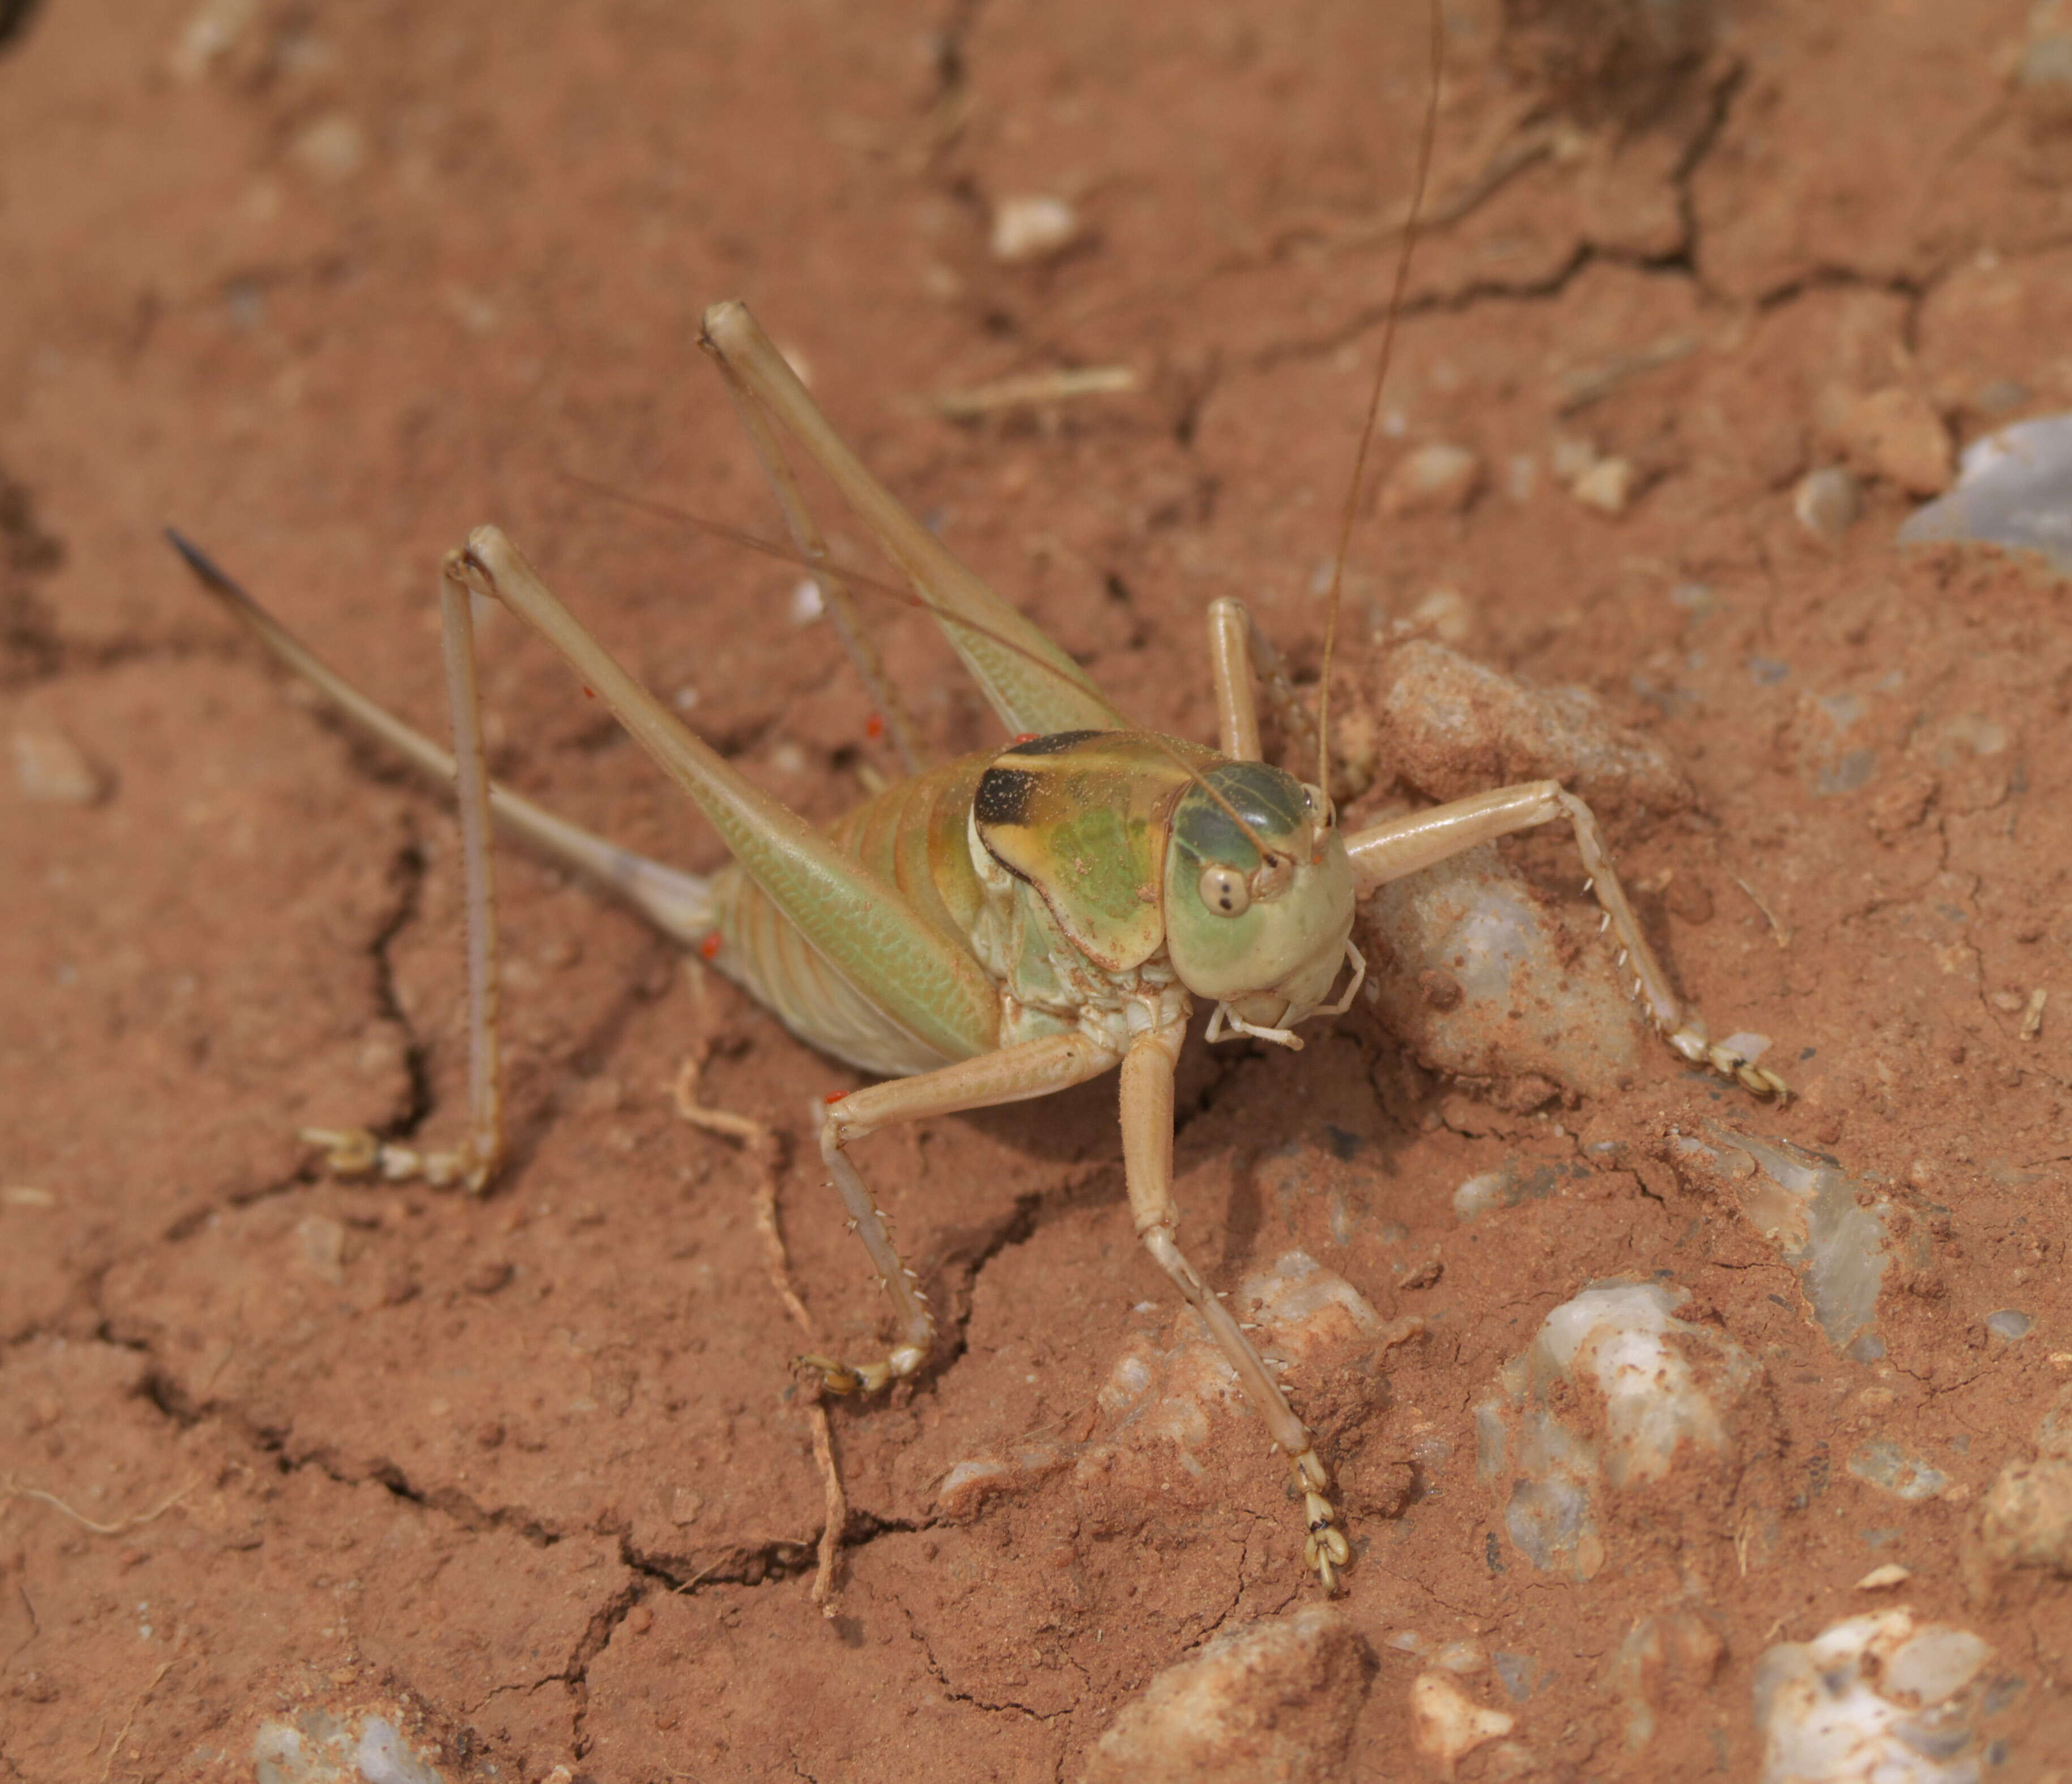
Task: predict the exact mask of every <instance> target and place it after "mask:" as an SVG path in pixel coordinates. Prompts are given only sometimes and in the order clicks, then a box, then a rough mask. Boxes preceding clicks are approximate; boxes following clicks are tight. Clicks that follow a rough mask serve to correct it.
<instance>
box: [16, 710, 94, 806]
mask: <svg viewBox="0 0 2072 1784" xmlns="http://www.w3.org/2000/svg"><path fill="white" fill-rule="evenodd" d="M9 741H10V744H12V746H13V749H14V781H15V784H16V785H19V787H20V788H21V789H22V792H23V795H24V796H25V797H27V798H30V799H33V800H35V801H36V802H37V803H38V804H39V805H93V804H95V803H96V802H97V801H99V799H100V798H101V795H102V794H103V793H105V792H106V791H107V790H108V783H107V781H105V779H104V778H103V777H102V776H101V773H100V771H99V770H98V769H97V768H95V767H94V765H93V763H91V762H89V761H88V760H87V759H86V752H84V750H82V749H81V748H80V747H79V745H78V744H75V743H74V742H73V741H72V740H71V739H70V738H69V737H68V736H66V735H65V734H64V732H63V731H47V730H44V731H32V730H31V729H29V728H28V727H26V726H25V727H23V728H21V729H20V730H18V731H16V732H15V733H14V736H13V737H12V738H11V739H10V740H9Z"/></svg>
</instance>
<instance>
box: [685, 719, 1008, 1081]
mask: <svg viewBox="0 0 2072 1784" xmlns="http://www.w3.org/2000/svg"><path fill="white" fill-rule="evenodd" d="M991 760H993V752H990V751H988V752H982V753H980V754H978V755H976V756H964V757H961V758H960V759H959V760H956V761H954V762H947V763H944V764H943V765H942V766H941V767H939V768H931V769H930V770H929V771H928V772H927V773H925V774H919V775H916V776H915V777H914V778H913V779H911V780H909V781H900V782H899V783H898V785H895V786H891V787H888V788H886V790H885V791H884V792H882V793H878V794H876V795H875V796H874V797H871V798H870V799H866V800H865V801H864V802H863V803H862V804H861V805H858V806H857V807H856V808H855V810H853V811H850V812H848V813H846V814H845V815H844V816H842V817H841V818H838V819H837V820H836V822H834V823H833V824H832V825H830V826H828V835H829V836H830V837H831V838H833V840H834V841H835V842H836V843H837V844H838V845H839V846H840V847H841V850H842V851H843V853H845V855H849V856H851V857H852V858H853V859H855V860H857V861H859V862H861V863H862V864H863V865H864V866H865V867H867V868H869V869H870V871H872V872H873V873H874V874H876V875H877V876H878V878H879V879H880V880H882V881H884V883H885V884H886V886H887V887H888V888H890V889H891V890H892V891H894V892H897V893H898V895H899V896H901V897H902V898H903V899H905V900H906V902H907V903H908V904H910V905H911V906H912V907H913V908H914V909H915V910H916V911H917V912H919V913H920V915H921V916H922V917H923V918H924V919H925V920H926V921H927V922H928V924H929V925H931V927H932V928H934V929H937V930H939V931H940V932H941V933H943V935H945V936H947V937H949V938H950V939H951V940H952V941H955V942H956V944H957V945H958V946H960V947H961V948H964V949H965V950H967V951H968V950H969V949H970V946H971V932H972V925H973V924H974V923H975V922H976V921H977V918H978V914H979V911H980V908H981V906H982V905H983V904H984V902H985V894H984V892H983V891H982V890H981V888H980V885H979V883H978V876H977V875H976V873H975V872H974V871H972V863H971V849H970V845H969V843H968V838H967V826H968V819H969V814H970V810H971V801H972V796H973V794H974V793H975V792H976V789H977V785H978V781H979V777H980V775H981V774H982V773H985V768H986V766H987V764H988V763H989V762H990V761H991ZM712 889H713V902H714V904H715V907H716V908H717V914H718V917H719V929H718V933H719V936H720V939H721V943H722V947H721V952H720V955H719V960H718V963H719V965H720V966H721V967H722V970H725V971H726V974H728V976H729V977H730V978H732V979H734V980H735V981H736V982H737V983H739V984H740V985H741V986H742V987H743V988H744V989H745V990H746V991H748V992H749V994H750V995H751V996H753V997H754V998H755V999H757V1000H758V1001H759V1002H760V1003H763V1004H765V1005H766V1006H767V1007H769V1008H770V1009H771V1010H773V1011H775V1012H776V1014H777V1016H778V1017H779V1020H781V1021H783V1024H784V1026H785V1027H786V1028H789V1029H790V1030H791V1032H792V1033H794V1034H795V1035H796V1036H799V1038H800V1040H804V1041H806V1042H808V1044H811V1045H812V1046H815V1047H817V1048H819V1049H820V1050H821V1051H822V1052H823V1053H832V1054H833V1056H834V1057H836V1058H837V1059H841V1060H845V1061H848V1062H849V1064H850V1065H854V1066H857V1067H858V1068H859V1069H861V1070H864V1071H866V1072H872V1073H877V1074H878V1075H879V1076H880V1077H911V1075H912V1074H913V1073H916V1072H925V1071H930V1070H932V1069H934V1068H935V1067H936V1066H939V1065H948V1063H950V1060H949V1057H948V1056H946V1055H944V1054H943V1053H940V1052H939V1051H938V1050H936V1049H935V1048H933V1047H931V1046H929V1045H927V1044H926V1043H924V1042H922V1041H920V1040H917V1039H915V1037H914V1036H912V1035H910V1034H909V1033H907V1032H906V1030H905V1029H903V1028H901V1027H899V1026H898V1024H896V1023H894V1021H892V1020H891V1019H890V1018H889V1017H888V1016H886V1014H885V1013H884V1011H882V1010H881V1009H879V1008H878V1006H877V1005H876V1004H875V1003H873V1002H872V1001H871V1000H870V999H869V998H868V997H867V996H865V995H864V994H863V993H862V992H861V991H858V990H857V988H856V987H854V986H853V985H851V984H850V983H849V981H848V980H847V979H845V978H843V977H842V975H841V974H840V973H838V972H837V971H836V970H834V968H833V967H832V966H829V965H828V962H826V960H825V959H824V958H822V957H821V956H820V954H818V953H816V951H815V950H814V949H813V947H812V945H811V944H810V943H809V942H808V941H806V939H805V937H803V936H802V935H800V933H799V932H798V930H797V929H794V928H793V927H792V925H791V922H790V921H789V920H788V919H787V917H785V916H784V914H783V913H782V912H781V911H779V909H778V908H777V907H776V906H775V904H772V903H771V901H770V900H769V899H768V897H767V896H765V895H764V893H763V891H762V889H761V888H759V887H758V886H757V885H756V884H755V883H754V881H753V880H750V879H749V878H748V876H746V874H744V873H743V872H742V871H741V869H740V868H739V867H727V868H726V869H724V870H723V871H722V872H721V873H719V874H718V875H717V876H714V878H713V888H712Z"/></svg>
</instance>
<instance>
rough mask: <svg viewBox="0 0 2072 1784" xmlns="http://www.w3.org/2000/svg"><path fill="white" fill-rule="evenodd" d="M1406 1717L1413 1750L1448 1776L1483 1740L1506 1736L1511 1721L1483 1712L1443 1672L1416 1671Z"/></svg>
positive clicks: (1499, 1714)
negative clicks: (1413, 1746) (1414, 1748)
mask: <svg viewBox="0 0 2072 1784" xmlns="http://www.w3.org/2000/svg"><path fill="white" fill-rule="evenodd" d="M1410 1717H1411V1724H1412V1730H1413V1738H1414V1739H1415V1741H1416V1743H1417V1750H1418V1751H1419V1752H1420V1753H1424V1754H1427V1755H1429V1757H1432V1758H1433V1759H1436V1760H1437V1761H1438V1762H1439V1764H1440V1765H1441V1768H1442V1769H1443V1770H1445V1772H1446V1774H1448V1775H1449V1776H1451V1775H1452V1773H1453V1768H1454V1766H1455V1765H1458V1764H1459V1763H1460V1761H1461V1760H1462V1759H1464V1758H1465V1757H1466V1756H1467V1755H1468V1754H1470V1753H1473V1752H1474V1750H1475V1749H1476V1748H1478V1747H1479V1746H1481V1745H1482V1744H1483V1743H1484V1742H1485V1741H1500V1740H1502V1739H1503V1737H1504V1736H1506V1735H1507V1734H1509V1733H1510V1732H1511V1728H1512V1719H1511V1717H1510V1716H1507V1715H1506V1714H1505V1713H1504V1712H1503V1711H1502V1710H1488V1709H1484V1708H1482V1705H1481V1704H1478V1703H1476V1702H1475V1701H1474V1700H1473V1699H1471V1698H1468V1697H1465V1696H1463V1695H1461V1691H1460V1688H1459V1687H1457V1686H1456V1685H1455V1684H1454V1683H1453V1681H1452V1680H1451V1679H1449V1678H1447V1677H1446V1675H1445V1674H1444V1673H1437V1672H1420V1674H1418V1675H1417V1676H1416V1679H1413V1680H1412V1682H1411V1686H1410Z"/></svg>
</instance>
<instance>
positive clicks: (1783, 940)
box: [1727, 873, 1791, 948]
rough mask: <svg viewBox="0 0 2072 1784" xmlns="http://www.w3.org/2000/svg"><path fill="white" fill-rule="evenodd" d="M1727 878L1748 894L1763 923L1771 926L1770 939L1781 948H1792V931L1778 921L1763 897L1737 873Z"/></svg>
mask: <svg viewBox="0 0 2072 1784" xmlns="http://www.w3.org/2000/svg"><path fill="white" fill-rule="evenodd" d="M1727 877H1728V878H1729V880H1733V883H1734V884H1736V885H1737V886H1738V887H1740V888H1741V890H1742V891H1743V892H1746V893H1747V894H1748V900H1749V903H1750V904H1753V905H1754V906H1755V908H1757V910H1759V911H1761V912H1762V920H1763V921H1765V922H1766V923H1767V924H1768V925H1770V939H1771V940H1773V941H1775V942H1776V944H1777V945H1778V947H1779V948H1788V947H1790V946H1791V932H1790V930H1789V929H1786V928H1785V926H1784V925H1782V923H1780V922H1778V920H1777V913H1776V912H1775V911H1774V910H1772V909H1771V908H1770V907H1769V906H1768V905H1767V904H1764V903H1763V901H1762V898H1761V896H1758V894H1757V892H1756V889H1755V888H1754V887H1753V886H1751V885H1750V884H1749V883H1748V882H1747V881H1746V880H1744V879H1742V878H1741V876H1740V875H1739V874H1737V873H1734V874H1729V875H1728V876H1727Z"/></svg>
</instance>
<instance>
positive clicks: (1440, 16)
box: [1317, 0, 1446, 797]
mask: <svg viewBox="0 0 2072 1784" xmlns="http://www.w3.org/2000/svg"><path fill="white" fill-rule="evenodd" d="M1429 16H1430V19H1431V26H1432V31H1431V64H1432V83H1431V86H1430V89H1429V92H1428V93H1427V95H1426V97H1425V102H1424V132H1423V134H1421V135H1420V137H1419V138H1418V139H1417V177H1416V180H1415V181H1414V182H1412V186H1411V189H1410V214H1409V215H1408V217H1406V218H1405V219H1404V225H1403V241H1402V245H1401V246H1400V248H1399V249H1397V251H1396V283H1395V286H1394V289H1393V290H1391V291H1390V293H1389V295H1388V315H1387V320H1385V321H1384V322H1383V323H1382V328H1381V357H1380V359H1379V361H1377V363H1376V364H1375V369H1374V389H1373V393H1371V395H1370V396H1369V397H1368V398H1367V419H1366V421H1365V422H1363V424H1362V426H1361V427H1360V439H1359V451H1358V452H1356V453H1355V454H1354V455H1353V474H1352V480H1351V481H1350V482H1349V483H1348V484H1346V509H1345V513H1344V514H1343V515H1342V517H1340V519H1339V521H1338V550H1337V551H1336V553H1335V554H1334V555H1333V557H1332V558H1331V594H1330V606H1329V607H1328V608H1326V612H1325V615H1324V673H1323V677H1322V679H1321V680H1320V681H1319V682H1318V683H1317V785H1318V786H1320V787H1322V789H1324V792H1325V794H1326V797H1329V795H1330V790H1331V727H1330V715H1331V655H1332V653H1333V652H1334V650H1336V649H1337V648H1338V593H1339V588H1340V585H1341V584H1342V583H1343V581H1344V579H1345V574H1346V552H1347V551H1349V550H1351V548H1352V542H1353V523H1354V521H1356V520H1357V519H1358V518H1359V499H1360V484H1362V482H1363V481H1364V480H1365V479H1366V476H1367V452H1368V450H1369V449H1370V448H1371V447H1372V446H1373V444H1374V430H1375V423H1376V422H1378V421H1379V419H1380V418H1381V393H1382V389H1383V386H1384V385H1386V384H1387V382H1388V361H1389V359H1390V356H1392V354H1393V353H1394V352H1395V351H1396V319H1397V318H1398V317H1399V316H1400V315H1401V314H1402V312H1403V294H1404V291H1405V290H1408V287H1409V284H1410V256H1411V251H1412V249H1414V248H1415V247H1416V245H1417V223H1418V219H1419V217H1420V215H1421V214H1422V213H1423V212H1424V186H1425V182H1426V181H1427V180H1428V179H1429V178H1430V176H1431V172H1432V150H1433V144H1434V143H1435V142H1437V140H1438V136H1439V84H1440V81H1441V79H1442V78H1443V77H1444V76H1445V67H1446V22H1445V14H1444V9H1443V7H1442V5H1441V0H1432V5H1431V8H1430V13H1429Z"/></svg>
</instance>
